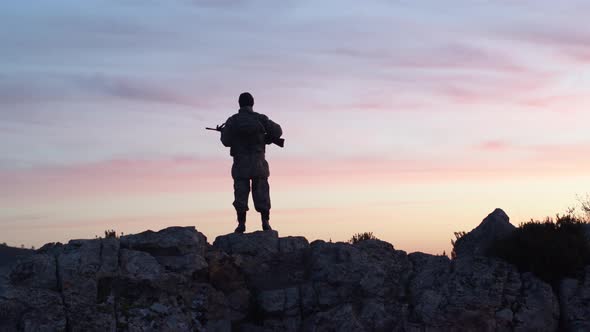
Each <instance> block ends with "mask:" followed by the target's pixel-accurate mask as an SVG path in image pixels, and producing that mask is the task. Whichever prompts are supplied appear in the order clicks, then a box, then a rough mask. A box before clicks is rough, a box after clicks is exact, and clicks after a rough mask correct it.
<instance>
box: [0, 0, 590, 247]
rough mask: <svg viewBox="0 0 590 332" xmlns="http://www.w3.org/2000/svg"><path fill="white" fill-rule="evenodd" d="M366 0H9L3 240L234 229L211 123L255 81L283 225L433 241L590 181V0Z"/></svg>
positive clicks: (0, 194)
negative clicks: (278, 129)
mask: <svg viewBox="0 0 590 332" xmlns="http://www.w3.org/2000/svg"><path fill="white" fill-rule="evenodd" d="M359 4H360V3H359V2H358V1H348V0H338V1H312V0H302V1H292V0H287V1H268V0H267V1H262V0H260V1H257V0H218V1H215V0H205V1H189V0H171V1H156V0H151V1H148V0H117V1H115V0H88V1H74V0H68V1H66V0H54V1H23V0H18V1H17V0H8V1H3V2H2V4H0V22H2V27H3V28H2V29H1V30H0V152H1V153H0V242H8V243H9V244H13V245H20V244H25V245H27V246H31V245H35V246H39V245H41V244H43V243H45V242H49V241H66V240H68V239H70V238H76V237H78V238H89V237H94V236H95V235H101V233H102V232H103V231H104V230H105V229H111V228H113V229H116V230H117V231H118V232H125V233H132V232H139V231H143V230H145V229H147V228H151V229H161V228H164V227H167V226H171V225H195V226H196V227H197V229H198V230H200V231H202V232H203V233H204V234H205V235H206V236H207V237H208V239H209V241H213V239H214V238H215V236H217V235H220V234H225V233H227V232H230V231H231V230H233V228H234V227H235V216H234V211H233V207H232V206H231V202H232V200H233V192H232V180H231V177H230V173H229V170H230V167H231V159H230V157H229V151H228V150H227V149H226V148H224V147H223V146H222V145H221V144H220V142H219V137H218V136H219V134H218V133H215V132H210V131H205V130H204V127H206V126H214V125H216V124H220V123H222V122H223V121H225V119H227V117H229V116H230V115H231V114H232V113H235V112H236V110H237V107H238V106H237V97H238V95H239V93H241V92H243V91H250V92H251V93H252V94H253V95H254V98H255V100H256V104H255V110H257V111H258V112H261V113H265V114H267V115H268V116H269V117H270V118H271V119H273V120H274V121H276V122H278V123H280V124H281V125H282V127H283V130H284V132H285V138H286V146H285V148H284V149H280V148H278V147H276V146H272V147H270V148H269V149H268V151H267V159H268V160H269V162H270V165H271V178H270V183H271V192H272V199H273V210H272V214H271V221H272V224H273V226H274V227H275V228H277V229H278V230H279V232H280V235H281V236H286V235H304V236H306V237H307V238H308V239H310V240H313V239H317V238H321V239H326V240H327V239H332V240H347V239H348V238H350V237H351V235H352V234H354V233H356V232H364V231H372V232H373V233H374V234H375V235H377V236H378V237H379V238H381V239H384V240H387V241H389V242H391V243H393V244H394V246H395V247H396V248H400V249H404V250H407V251H417V250H419V251H425V252H431V253H440V252H442V251H443V250H447V251H448V250H449V246H450V243H449V240H450V238H451V237H452V233H453V231H458V230H470V229H472V228H473V227H475V226H476V225H477V224H478V223H479V222H480V221H481V219H483V218H484V217H485V216H486V215H487V214H488V213H489V212H491V211H492V210H493V209H494V208H496V207H501V208H503V209H504V210H505V211H506V212H507V213H508V214H509V215H510V216H511V220H512V222H513V223H515V224H518V223H520V222H523V221H527V220H528V219H529V218H541V217H543V216H545V215H553V214H554V213H556V212H561V211H563V210H564V209H565V208H566V207H567V206H569V205H572V204H573V203H575V198H576V195H579V194H585V193H587V192H588V191H590V189H589V188H590V173H589V172H588V170H589V169H590V134H589V132H588V127H589V124H590V111H589V110H588V106H589V105H590V30H589V29H587V19H588V17H587V13H588V12H589V10H590V4H588V2H587V1H559V2H556V1H518V2H516V1H503V0H498V1H483V0H481V1H476V0H470V1H467V0H463V1H451V2H449V1H444V2H443V1H436V0H432V1H415V0H412V1H409V0H408V1H403V0H399V1H393V0H389V1H387V0H368V1H363V2H362V5H359ZM252 211H253V209H252ZM248 227H249V229H250V230H255V229H259V228H260V225H259V218H258V216H256V215H255V214H254V213H252V212H251V213H250V215H249V221H248Z"/></svg>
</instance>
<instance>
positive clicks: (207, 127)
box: [205, 127, 219, 131]
mask: <svg viewBox="0 0 590 332" xmlns="http://www.w3.org/2000/svg"><path fill="white" fill-rule="evenodd" d="M205 129H207V130H215V131H219V130H218V129H216V128H209V127H205Z"/></svg>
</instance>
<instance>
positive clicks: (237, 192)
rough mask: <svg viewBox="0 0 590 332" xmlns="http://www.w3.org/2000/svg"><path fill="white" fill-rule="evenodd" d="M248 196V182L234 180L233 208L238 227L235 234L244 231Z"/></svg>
mask: <svg viewBox="0 0 590 332" xmlns="http://www.w3.org/2000/svg"><path fill="white" fill-rule="evenodd" d="M249 194H250V180H248V179H234V203H233V205H234V208H235V209H236V214H237V217H238V223H239V226H238V228H236V232H238V233H243V232H244V231H245V226H244V224H245V222H246V211H248V195H249Z"/></svg>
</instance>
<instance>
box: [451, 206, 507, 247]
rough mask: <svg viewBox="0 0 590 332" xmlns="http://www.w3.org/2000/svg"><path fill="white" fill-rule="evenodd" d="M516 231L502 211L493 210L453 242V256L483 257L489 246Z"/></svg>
mask: <svg viewBox="0 0 590 332" xmlns="http://www.w3.org/2000/svg"><path fill="white" fill-rule="evenodd" d="M515 229H516V227H514V225H512V224H511V223H510V218H509V217H508V215H507V214H506V212H504V211H503V210H502V209H495V210H494V211H493V212H492V213H490V214H489V215H488V216H487V217H486V218H485V219H484V220H483V221H482V222H481V223H480V224H479V226H477V227H476V228H474V229H473V230H472V231H471V232H469V233H467V234H465V235H464V236H463V237H461V238H460V239H458V240H457V241H456V242H455V248H454V250H455V254H456V255H457V257H461V256H483V255H487V254H488V250H489V249H490V247H491V245H492V244H493V243H494V242H495V241H497V240H499V239H503V238H506V237H507V236H509V235H510V234H512V232H513V231H514V230H515Z"/></svg>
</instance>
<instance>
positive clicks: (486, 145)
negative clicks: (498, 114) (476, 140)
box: [476, 140, 512, 151]
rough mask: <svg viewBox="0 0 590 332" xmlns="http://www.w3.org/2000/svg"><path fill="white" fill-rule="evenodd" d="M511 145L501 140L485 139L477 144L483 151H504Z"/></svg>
mask: <svg viewBox="0 0 590 332" xmlns="http://www.w3.org/2000/svg"><path fill="white" fill-rule="evenodd" d="M511 147H512V146H511V145H510V144H509V143H507V142H505V141H501V140H492V141H485V142H482V143H480V144H478V145H477V146H476V148H477V149H478V150H483V151H504V150H507V149H509V148H511Z"/></svg>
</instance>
